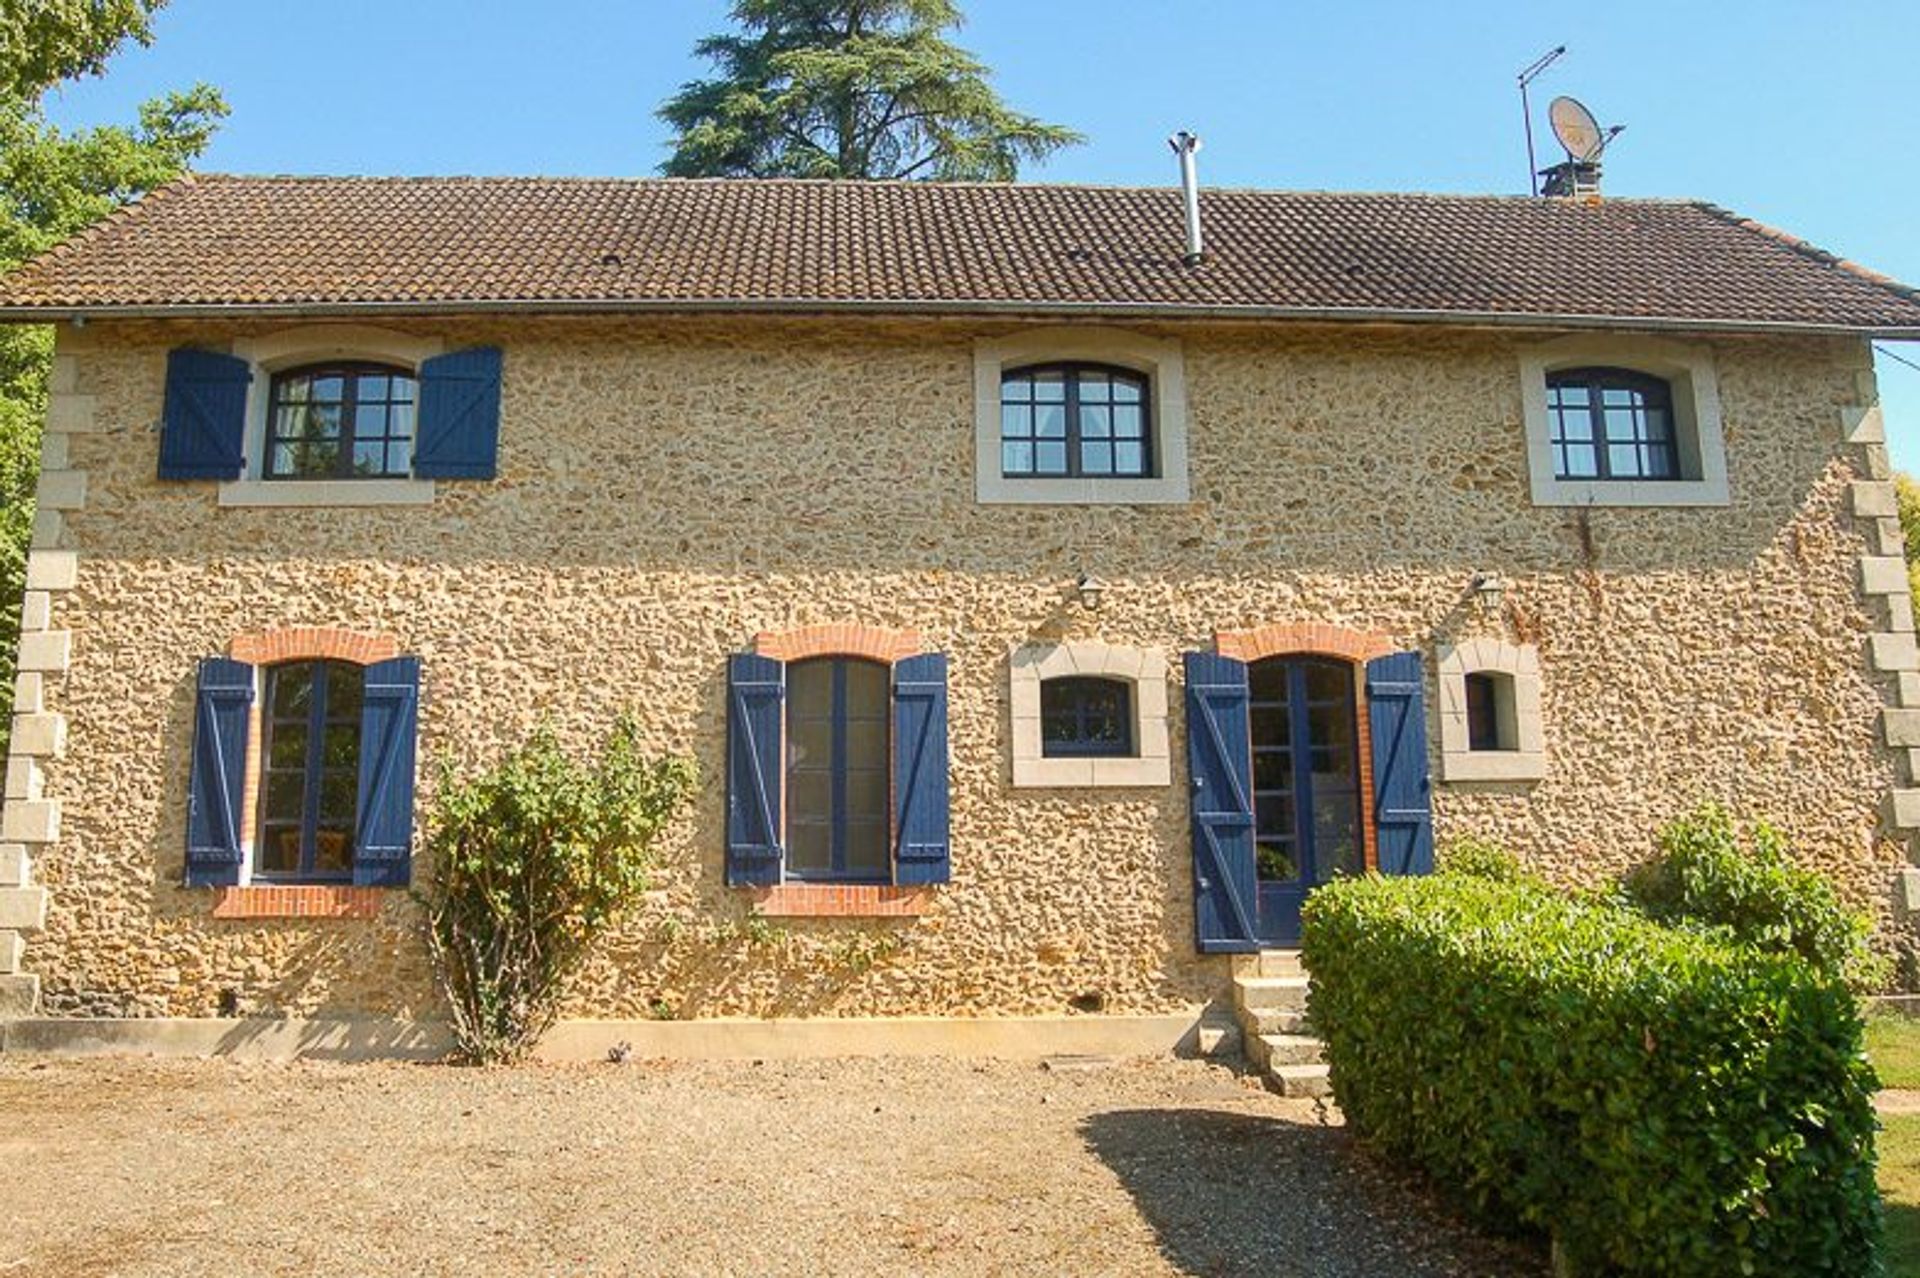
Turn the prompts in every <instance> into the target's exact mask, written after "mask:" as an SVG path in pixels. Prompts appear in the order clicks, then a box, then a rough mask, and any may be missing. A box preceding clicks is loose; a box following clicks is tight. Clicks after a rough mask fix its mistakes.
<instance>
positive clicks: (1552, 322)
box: [0, 298, 1920, 338]
mask: <svg viewBox="0 0 1920 1278" xmlns="http://www.w3.org/2000/svg"><path fill="white" fill-rule="evenodd" d="M822 312H826V313H840V314H852V315H876V316H886V315H897V316H916V317H919V316H955V317H961V316H976V315H994V316H1006V317H1008V318H1020V317H1034V318H1048V317H1062V316H1071V317H1076V318H1082V319H1091V318H1112V319H1135V320H1139V319H1153V320H1277V321H1294V322H1316V321H1318V322H1333V323H1350V324H1351V323H1371V324H1451V325H1493V326H1500V327H1521V328H1631V329H1643V330H1644V329H1658V330H1662V331H1672V332H1696V333H1706V332H1720V333H1781V334H1798V335H1826V336H1857V337H1882V338H1920V322H1916V323H1914V324H1912V325H1910V326H1901V325H1895V326H1884V325H1850V324H1822V323H1809V322H1801V321H1791V320H1727V319H1717V320H1706V319H1692V318H1686V317H1676V316H1639V315H1631V316H1629V315H1592V314H1581V313H1567V314H1546V313H1542V314H1524V313H1517V312H1510V311H1457V310H1416V309H1391V308H1372V307H1308V306H1220V305H1204V306H1181V305H1169V304H1166V303H1159V302H1142V303H1112V302H999V301H961V302H914V301H905V302H901V301H847V300H840V299H796V300H781V301H747V300H737V299H711V300H664V299H659V300H656V299H633V300H628V299H618V298H586V299H548V300H539V301H530V300H525V299H517V298H482V299H470V300H460V301H453V300H449V301H395V302H235V303H227V302H203V303H185V304H182V303H145V304H143V303H133V304H124V303H123V304H112V305H97V306H39V305H26V306H22V305H4V304H0V322H10V323H29V324H55V323H62V322H74V321H80V322H85V321H87V320H95V319H214V318H217V319H326V318H347V317H357V316H367V315H393V316H454V315H460V316H468V315H527V316H548V315H553V316H560V315H633V314H652V315H676V314H678V315H710V314H735V315H808V314H818V313H822Z"/></svg>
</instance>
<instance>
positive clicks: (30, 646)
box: [18, 630, 73, 671]
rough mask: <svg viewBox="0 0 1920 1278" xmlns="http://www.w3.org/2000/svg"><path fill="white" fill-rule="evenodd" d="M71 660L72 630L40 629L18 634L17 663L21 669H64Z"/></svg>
mask: <svg viewBox="0 0 1920 1278" xmlns="http://www.w3.org/2000/svg"><path fill="white" fill-rule="evenodd" d="M72 660H73V632H72V631H69V630H42V631H39V632H37V633H34V634H27V635H21V636H20V655H19V659H18V665H19V668H20V669H22V670H53V671H59V670H65V669H66V668H67V665H68V663H69V662H71V661H72Z"/></svg>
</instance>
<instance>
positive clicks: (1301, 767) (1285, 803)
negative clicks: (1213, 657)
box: [1248, 657, 1366, 945]
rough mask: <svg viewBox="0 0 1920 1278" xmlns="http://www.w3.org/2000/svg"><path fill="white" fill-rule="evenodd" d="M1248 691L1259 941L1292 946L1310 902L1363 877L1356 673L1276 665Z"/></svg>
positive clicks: (1334, 665)
mask: <svg viewBox="0 0 1920 1278" xmlns="http://www.w3.org/2000/svg"><path fill="white" fill-rule="evenodd" d="M1248 685H1249V694H1250V698H1249V710H1250V713H1249V737H1250V739H1251V746H1252V753H1253V807H1254V867H1255V876H1256V882H1257V892H1256V895H1257V899H1258V902H1259V933H1260V939H1261V941H1263V942H1264V943H1266V944H1268V945H1294V944H1297V943H1298V942H1299V940H1300V907H1301V905H1302V904H1303V903H1304V902H1305V901H1306V899H1307V893H1308V892H1311V891H1312V890H1313V889H1314V888H1315V887H1317V886H1318V885H1320V884H1321V883H1324V882H1326V881H1327V880H1328V879H1330V878H1333V877H1334V876H1336V875H1342V874H1359V873H1361V872H1362V871H1363V869H1364V868H1365V863H1366V862H1365V853H1364V851H1363V848H1362V843H1361V826H1360V753H1359V731H1358V720H1357V718H1356V716H1355V713H1354V705H1355V699H1354V677H1353V667H1352V666H1351V665H1349V664H1347V663H1346V662H1343V661H1331V660H1326V659H1322V658H1317V657H1274V658H1269V659H1268V660H1265V661H1259V662H1255V663H1254V664H1253V665H1252V666H1251V667H1250V668H1249V671H1248Z"/></svg>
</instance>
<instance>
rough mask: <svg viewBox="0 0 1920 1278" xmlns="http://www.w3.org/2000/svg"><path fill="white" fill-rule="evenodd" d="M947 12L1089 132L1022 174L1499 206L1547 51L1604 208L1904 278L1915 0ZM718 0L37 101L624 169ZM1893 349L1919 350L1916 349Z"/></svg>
mask: <svg viewBox="0 0 1920 1278" xmlns="http://www.w3.org/2000/svg"><path fill="white" fill-rule="evenodd" d="M963 7H964V8H965V10H966V13H967V17H968V23H967V26H966V27H965V28H964V29H963V31H962V32H961V34H960V37H959V38H960V41H961V43H962V44H964V45H965V46H967V47H968V48H970V49H972V50H973V51H974V52H975V53H977V54H978V55H979V56H980V57H981V58H982V59H983V60H984V61H985V62H986V63H987V64H988V65H989V66H991V67H992V68H993V69H994V71H995V79H996V83H997V85H998V87H999V88H1000V90H1001V92H1002V93H1003V94H1004V95H1005V96H1006V97H1007V98H1008V100H1009V101H1011V102H1012V103H1013V104H1014V105H1015V106H1016V107H1018V108H1020V109H1022V110H1026V111H1029V112H1032V113H1033V114H1036V115H1040V116H1042V117H1045V118H1047V119H1050V120H1055V121H1058V122H1061V123H1065V124H1069V125H1072V126H1073V127H1075V128H1077V129H1079V130H1080V131H1081V132H1082V133H1085V134H1086V135H1087V136H1088V139H1089V140H1088V143H1087V145H1085V146H1083V147H1080V148H1078V149H1076V150H1074V151H1071V152H1068V153H1066V154H1065V155H1063V156H1061V157H1060V158H1058V159H1056V160H1055V161H1054V162H1053V163H1052V164H1050V165H1048V166H1047V167H1046V168H1045V169H1042V170H1037V171H1035V172H1033V173H1031V174H1029V175H1028V176H1031V177H1042V178H1046V179H1048V180H1054V181H1068V182H1119V183H1143V182H1153V183H1157V182H1170V181H1172V180H1173V177H1174V168H1173V160H1172V157H1171V155H1170V153H1169V152H1168V150H1167V148H1166V143H1165V141H1164V139H1165V137H1166V135H1167V134H1168V133H1169V132H1170V131H1172V130H1173V129H1176V128H1181V127H1185V128H1191V129H1193V130H1195V131H1197V132H1199V133H1200V134H1201V135H1202V136H1203V137H1204V139H1205V141H1206V149H1205V151H1204V152H1203V153H1202V155H1201V172H1202V179H1203V181H1205V182H1207V183H1209V184H1217V185H1225V186H1263V187H1305V188H1323V189H1336V190H1433V191H1468V192H1475V191H1493V192H1518V191H1521V190H1524V188H1525V181H1526V161H1525V148H1524V143H1523V139H1522V134H1521V129H1520V112H1519V102H1518V98H1517V95H1516V93H1515V89H1514V76H1515V73H1516V72H1518V71H1519V69H1520V68H1521V67H1523V66H1525V65H1526V64H1527V63H1529V62H1531V61H1532V60H1533V59H1534V57H1536V56H1537V55H1538V54H1539V53H1541V52H1542V51H1544V50H1545V49H1548V48H1551V47H1552V46H1554V45H1556V44H1565V45H1567V46H1568V54H1567V56H1566V57H1565V58H1563V59H1562V60H1561V62H1560V64H1559V65H1558V66H1556V67H1554V68H1553V69H1552V70H1550V71H1548V72H1547V73H1546V75H1545V76H1543V77H1542V78H1541V79H1540V80H1539V81H1538V82H1537V83H1536V85H1535V95H1534V104H1535V109H1536V115H1537V116H1538V117H1539V118H1540V119H1541V120H1542V121H1544V115H1545V103H1546V100H1547V99H1548V98H1549V97H1551V96H1553V95H1554V94H1556V93H1570V94H1573V95H1575V96H1577V97H1580V98H1581V99H1583V100H1584V101H1586V102H1587V103H1588V105H1589V106H1591V107H1593V109H1594V111H1595V113H1596V114H1597V115H1599V116H1600V118H1601V119H1602V121H1603V122H1608V123H1612V122H1621V123H1625V124H1626V125H1627V126H1628V128H1627V132H1626V133H1625V134H1624V135H1623V136H1622V137H1621V139H1620V140H1619V142H1618V143H1616V145H1615V147H1614V149H1613V150H1612V151H1611V152H1610V163H1609V164H1608V167H1607V179H1606V180H1607V190H1608V191H1609V192H1611V193H1613V194H1618V195H1661V196H1695V197H1702V198H1706V199H1711V200H1713V201H1715V202H1717V203H1720V204H1724V205H1727V206H1728V207H1730V208H1733V209H1736V210H1738V211H1740V212H1741V213H1744V214H1746V215H1748V216H1750V217H1756V218H1759V219H1760V220H1762V221H1765V222H1768V223H1771V224H1773V225H1775V226H1779V227H1782V228H1784V229H1786V230H1789V231H1791V232H1793V233H1794V234H1797V235H1800V236H1803V237H1805V238H1807V239H1809V240H1812V241H1813V242H1814V243H1816V244H1818V245H1820V246H1821V247H1823V248H1826V249H1829V250H1831V251H1833V252H1837V253H1840V254H1842V255H1844V256H1847V257H1851V258H1854V259H1855V260H1857V261H1860V262H1864V263H1866V264H1868V265H1870V266H1872V267H1874V268H1875V269H1877V270H1881V271H1884V272H1886V273H1888V274H1891V275H1894V276H1896V277H1898V278H1901V279H1904V280H1907V281H1909V282H1913V283H1920V217H1917V216H1916V211H1917V210H1920V164H1916V163H1915V131H1916V130H1915V124H1914V117H1913V115H1912V113H1911V110H1910V109H1908V107H1907V101H1906V99H1907V97H1908V93H1907V86H1908V85H1909V84H1910V83H1911V81H1912V78H1913V75H1914V67H1915V65H1916V64H1920V4H1915V3H1913V0H1836V2H1833V3H1825V4H1815V3H1811V2H1807V0H1742V2H1741V3H1740V4H1738V5H1735V4H1731V3H1725V2H1724V0H1715V2H1713V3H1691V4H1689V3H1685V2H1684V0H1678V2H1677V0H1664V2H1662V3H1649V2H1646V0H1613V2H1612V3H1609V4H1589V5H1564V4H1555V5H1548V4H1542V3H1539V2H1538V0H1533V2H1532V3H1519V2H1504V0H1466V2H1462V0H1455V2H1454V3H1444V4H1442V3H1432V2H1431V0H1427V2H1424V3H1412V2H1400V3H1385V2H1378V3H1368V2H1365V0H1361V2H1357V3H1344V4H1331V3H1313V4H1300V3H1284V2H1281V0H1157V2H1149V0H1044V2H1043V0H970V2H965V0H963ZM726 8H727V6H726V4H725V3H723V2H722V0H545V2H544V3H539V4H529V3H526V0H385V2H384V3H371V2H370V0H326V2H325V3H304V2H303V3H292V2H290V0H173V7H171V8H169V9H167V10H165V11H164V12H163V13H162V14H161V16H160V19H159V22H158V24H157V30H158V40H157V42H156V44H155V46H154V47H153V48H151V49H146V50H138V49H136V50H132V51H130V52H127V53H125V54H123V55H122V56H121V57H120V58H119V59H118V60H117V61H116V62H115V63H114V65H113V68H112V70H111V71H110V73H109V74H108V76H107V77H106V78H105V79H103V80H98V81H90V82H87V83H85V84H82V85H79V86H76V87H74V88H70V89H68V90H66V91H64V92H63V93H62V94H61V95H60V96H59V97H58V98H57V99H56V100H55V101H54V102H53V104H52V113H53V115H54V118H55V119H56V120H58V121H59V122H61V123H63V124H69V125H82V124H90V123H106V122H114V121H123V120H127V119H129V118H131V114H132V108H133V105H134V104H135V103H137V102H138V101H140V100H141V99H143V98H145V97H149V96H151V95H153V94H155V93H158V92H161V91H164V90H166V89H168V88H174V87H183V86H184V85H186V84H188V83H190V82H192V81H193V80H196V79H200V80H206V81H209V82H210V83H213V84H216V85H218V86H219V87H220V88H221V89H222V90H224V91H225V93H226V94H227V98H228V100H229V102H230V103H231V104H232V106H233V117H232V119H231V120H230V121H229V122H228V124H227V126H226V128H225V129H224V130H223V131H222V133H221V134H220V137H219V138H218V139H217V140H216V141H215V143H214V145H213V147H212V150H211V151H210V152H209V154H208V155H207V157H206V159H205V160H204V161H203V164H202V167H204V168H208V169H220V170H225V171H229V172H250V173H270V172H284V173H556V174H574V173H586V174H643V173H649V172H651V171H652V170H653V168H654V167H655V166H656V165H657V164H658V163H659V162H660V160H661V158H662V157H663V156H664V154H665V151H664V144H665V141H666V134H665V131H664V130H663V129H662V127H661V126H660V124H659V123H658V122H657V121H656V120H655V119H654V118H653V109H654V107H655V106H657V105H658V103H659V102H660V101H661V99H663V98H664V97H666V96H667V95H668V94H669V93H670V92H671V91H672V90H673V89H674V88H675V87H676V86H678V85H679V84H680V83H682V82H683V81H685V80H687V79H690V78H692V77H695V76H697V75H700V74H703V73H704V67H703V66H702V65H701V64H700V63H698V62H696V61H695V60H694V59H693V57H692V48H693V44H694V42H695V41H696V40H697V39H698V38H699V37H700V36H702V35H704V34H707V33H709V32H712V31H715V30H718V29H720V28H721V27H722V26H724V20H725V12H726ZM1541 131H1542V132H1544V130H1541ZM1549 145H1550V144H1549ZM1546 149H1547V148H1546V147H1543V148H1542V150H1543V154H1544V153H1545V151H1546ZM1895 349H1896V350H1897V351H1898V352H1899V353H1901V354H1904V355H1906V356H1907V357H1908V358H1911V359H1913V360H1914V361H1915V362H1916V363H1920V343H1916V344H1909V345H1906V346H1902V347H1896V348H1895ZM1879 363H1880V384H1881V391H1882V396H1883V399H1884V401H1885V403H1886V407H1887V415H1888V428H1889V431H1890V434H1891V436H1892V442H1893V450H1894V457H1895V460H1896V462H1898V463H1899V464H1901V465H1902V466H1904V467H1906V468H1908V469H1913V470H1920V371H1914V370H1911V369H1907V368H1903V367H1900V366H1899V365H1897V364H1895V363H1892V362H1891V361H1889V360H1888V359H1886V358H1884V357H1883V358H1881V360H1880V361H1879Z"/></svg>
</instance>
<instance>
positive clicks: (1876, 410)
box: [1840, 404, 1887, 444]
mask: <svg viewBox="0 0 1920 1278" xmlns="http://www.w3.org/2000/svg"><path fill="white" fill-rule="evenodd" d="M1840 433H1841V435H1842V437H1844V438H1845V439H1846V441H1847V442H1848V443H1849V444H1884V443H1886V442H1887V421H1886V418H1885V417H1884V416H1883V415H1882V414H1881V412H1880V406H1879V405H1878V404H1865V405H1860V404H1852V405H1849V406H1847V407H1846V408H1843V409H1841V410H1840Z"/></svg>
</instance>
